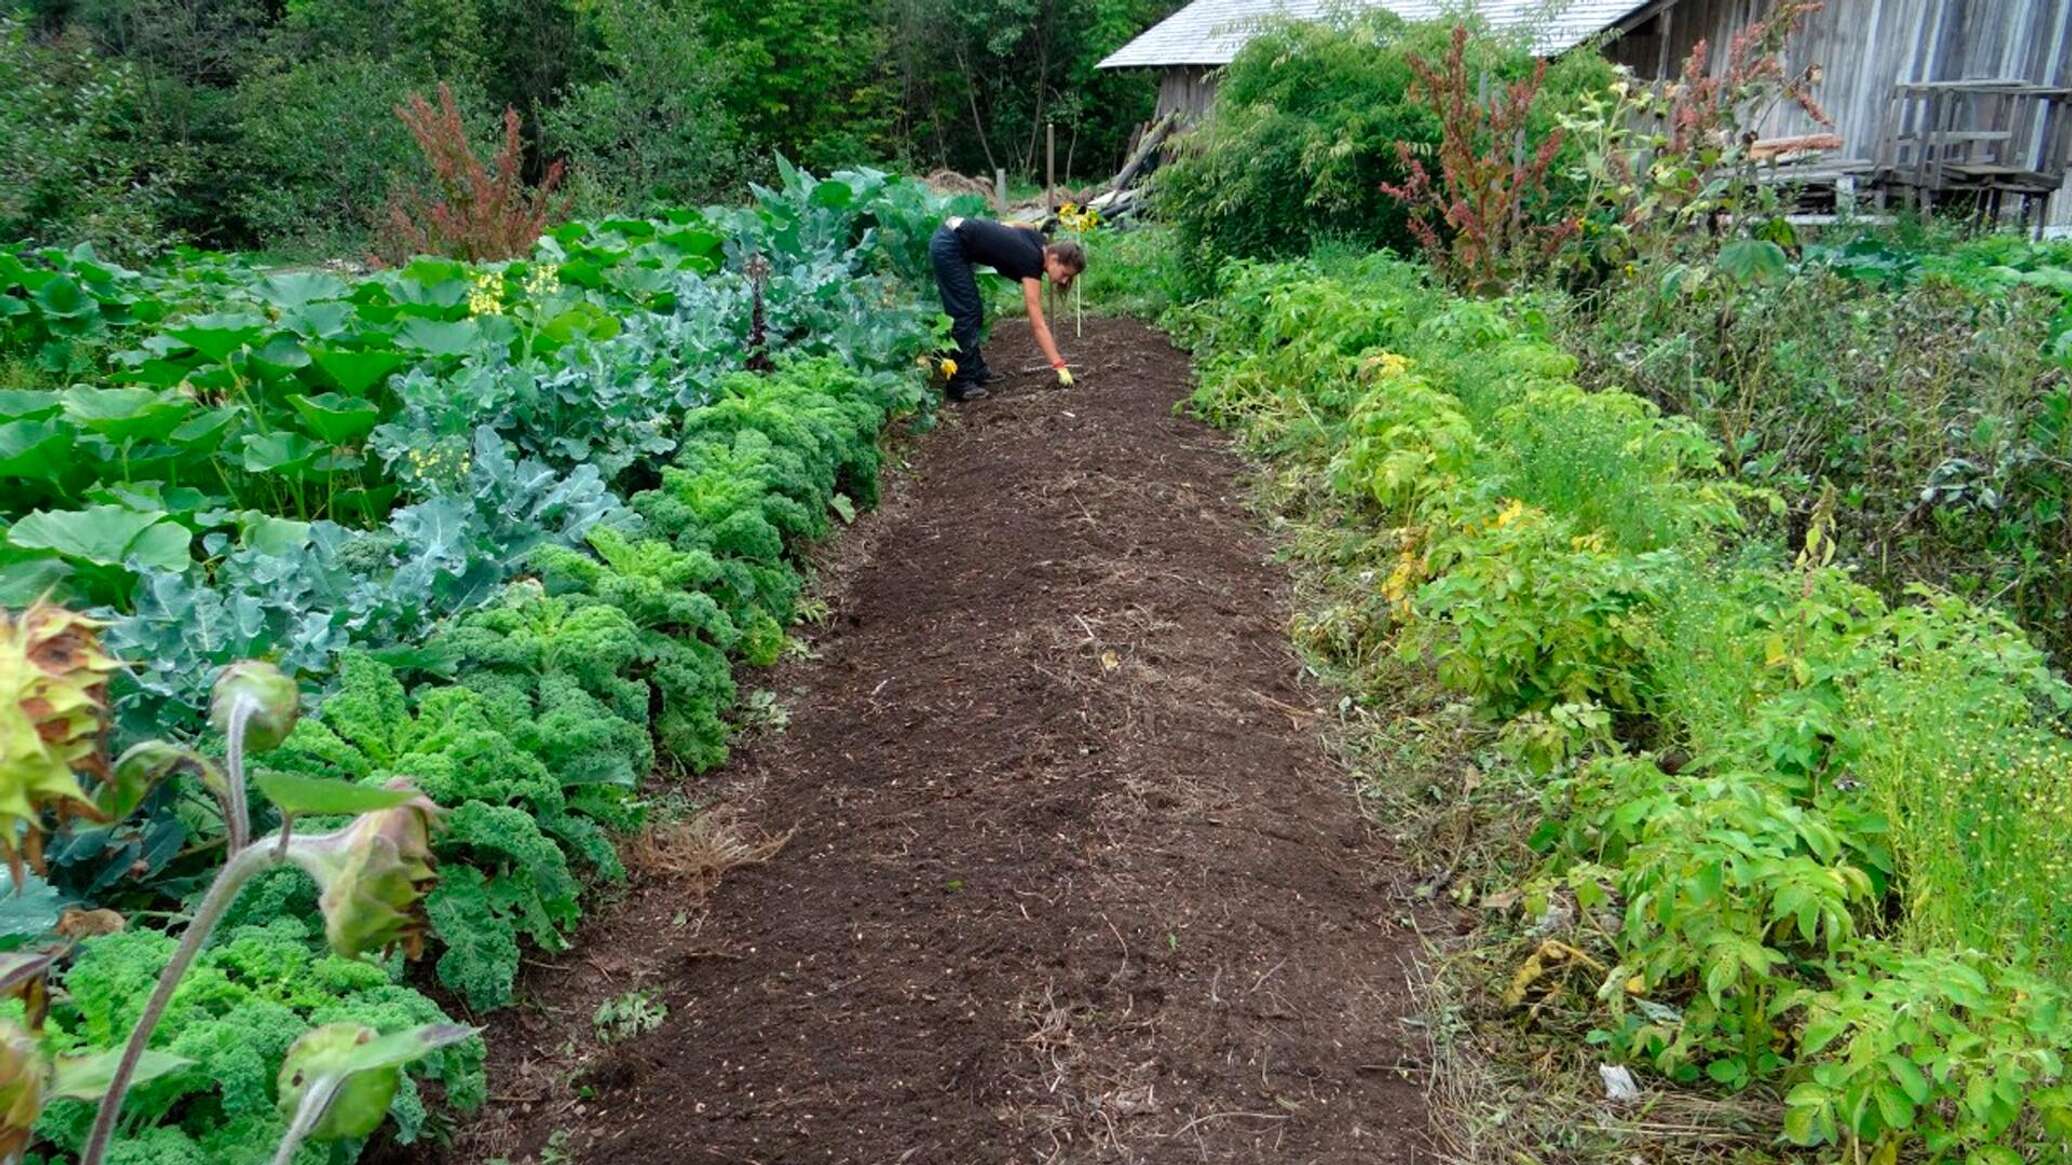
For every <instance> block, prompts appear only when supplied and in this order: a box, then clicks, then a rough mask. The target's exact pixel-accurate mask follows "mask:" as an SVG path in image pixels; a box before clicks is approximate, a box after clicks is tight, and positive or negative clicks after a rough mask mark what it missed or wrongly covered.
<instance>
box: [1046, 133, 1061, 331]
mask: <svg viewBox="0 0 2072 1165" xmlns="http://www.w3.org/2000/svg"><path fill="white" fill-rule="evenodd" d="M1043 209H1044V217H1045V218H1046V219H1048V218H1049V217H1050V216H1051V215H1054V214H1056V213H1057V212H1058V128H1057V126H1056V125H1055V124H1054V123H1052V122H1048V121H1046V122H1044V123H1043ZM1043 286H1044V287H1045V288H1046V289H1047V290H1048V291H1049V292H1050V312H1049V318H1051V319H1056V318H1058V289H1057V288H1056V287H1055V286H1053V285H1052V284H1051V283H1050V281H1049V280H1045V281H1044V284H1043Z"/></svg>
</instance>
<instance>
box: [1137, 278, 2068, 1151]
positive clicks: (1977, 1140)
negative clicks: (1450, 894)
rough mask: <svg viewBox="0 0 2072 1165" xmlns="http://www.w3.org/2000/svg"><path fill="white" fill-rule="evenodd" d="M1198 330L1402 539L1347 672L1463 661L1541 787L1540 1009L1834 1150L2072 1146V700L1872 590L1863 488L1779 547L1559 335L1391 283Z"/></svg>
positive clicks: (1234, 285) (1517, 308)
mask: <svg viewBox="0 0 2072 1165" xmlns="http://www.w3.org/2000/svg"><path fill="white" fill-rule="evenodd" d="M1172 318H1173V320H1174V322H1175V324H1176V329H1177V332H1178V334H1179V336H1180V338H1181V339H1182V340H1183V341H1184V342H1186V343H1188V344H1189V345H1191V346H1192V347H1193V349H1194V351H1195V353H1196V355H1197V358H1198V361H1199V368H1200V376H1201V386H1200V389H1199V391H1198V393H1197V395H1196V398H1195V405H1196V407H1197V408H1198V409H1199V410H1200V412H1201V413H1202V414H1203V415H1204V416H1206V417H1207V418H1209V419H1211V420H1212V421H1215V422H1216V423H1219V424H1222V425H1225V426H1228V427H1231V428H1233V429H1235V430H1237V431H1238V432H1239V433H1241V434H1242V435H1243V436H1244V437H1245V439H1246V440H1247V441H1248V442H1249V443H1250V445H1251V446H1252V447H1253V448H1254V449H1255V450H1256V451H1258V452H1259V453H1261V454H1262V455H1264V456H1266V457H1267V458H1269V460H1272V461H1275V462H1279V463H1282V464H1285V465H1288V466H1291V467H1293V471H1294V472H1325V473H1328V475H1329V481H1330V487H1329V488H1330V491H1331V492H1332V493H1333V494H1334V495H1335V496H1336V497H1337V499H1338V503H1337V504H1338V505H1340V506H1342V507H1344V508H1345V509H1346V511H1347V512H1349V513H1350V514H1351V519H1350V520H1351V522H1352V523H1353V524H1354V525H1355V526H1356V527H1359V528H1360V529H1362V530H1364V531H1366V533H1364V534H1361V533H1358V532H1355V533H1354V534H1353V535H1352V536H1351V538H1350V539H1349V543H1348V544H1350V545H1354V546H1358V547H1360V549H1359V550H1357V551H1356V552H1354V553H1355V555H1356V557H1358V558H1359V562H1358V563H1357V564H1356V565H1358V566H1361V567H1363V568H1364V569H1363V573H1362V574H1361V577H1365V578H1368V579H1370V580H1371V582H1370V583H1369V584H1368V588H1367V589H1368V594H1367V595H1366V596H1365V608H1364V611H1363V613H1362V615H1361V617H1360V618H1359V619H1357V620H1354V622H1355V624H1357V625H1356V626H1355V627H1354V629H1353V630H1352V631H1351V632H1349V633H1348V634H1347V635H1345V636H1343V637H1341V641H1340V642H1339V643H1338V644H1337V645H1336V646H1337V647H1338V648H1339V649H1340V650H1341V651H1342V652H1343V653H1344V654H1346V655H1347V656H1359V655H1360V654H1362V653H1363V652H1371V651H1374V650H1376V649H1386V650H1389V651H1392V652H1393V653H1396V654H1398V655H1401V656H1409V657H1413V658H1423V659H1427V660H1429V661H1431V662H1432V663H1433V664H1434V665H1435V666H1436V670H1437V674H1438V676H1439V678H1440V679H1441V680H1442V681H1443V682H1444V683H1445V684H1446V685H1448V686H1449V687H1451V688H1452V689H1454V690H1456V691H1457V692H1459V693H1460V694H1461V695H1462V696H1464V697H1465V698H1467V699H1468V700H1470V701H1471V702H1472V704H1473V706H1474V707H1475V708H1476V709H1477V711H1478V712H1479V713H1480V714H1481V715H1482V716H1483V717H1484V718H1486V719H1487V720H1488V721H1489V722H1490V723H1491V724H1492V725H1494V726H1496V727H1495V732H1496V737H1497V739H1498V740H1499V741H1500V742H1501V751H1502V755H1503V756H1504V757H1505V758H1506V762H1505V763H1507V764H1509V765H1510V766H1511V767H1512V769H1513V771H1514V772H1516V773H1520V774H1524V775H1525V777H1526V779H1528V780H1529V781H1530V782H1531V784H1532V786H1533V787H1534V788H1536V789H1537V790H1538V800H1539V806H1540V811H1539V813H1538V814H1537V816H1538V817H1540V818H1541V824H1540V826H1539V828H1538V830H1537V832H1536V833H1534V834H1533V836H1532V837H1531V839H1530V844H1531V846H1532V849H1533V851H1534V852H1536V853H1537V855H1538V856H1537V857H1536V859H1535V861H1534V865H1533V868H1532V869H1530V870H1529V871H1525V872H1523V874H1522V876H1521V877H1518V878H1516V879H1515V880H1514V881H1515V884H1514V885H1512V886H1499V885H1494V884H1492V885H1489V886H1488V887H1487V889H1489V890H1492V891H1496V890H1516V891H1518V892H1517V893H1515V894H1497V895H1494V899H1495V900H1497V901H1513V900H1515V901H1517V902H1518V903H1519V904H1520V906H1521V907H1522V908H1523V910H1524V914H1525V919H1524V923H1523V926H1524V928H1525V929H1527V930H1529V931H1531V932H1534V933H1536V935H1537V936H1538V937H1537V938H1536V939H1535V941H1538V942H1541V943H1542V945H1541V948H1540V951H1539V952H1538V957H1536V958H1535V959H1534V960H1532V961H1531V964H1530V966H1529V968H1528V970H1527V971H1526V972H1524V973H1521V974H1520V976H1519V978H1518V979H1517V981H1516V982H1515V983H1514V986H1513V992H1512V993H1511V1000H1510V1001H1511V1002H1513V1003H1514V1004H1518V1003H1524V1002H1528V1001H1530V1000H1531V999H1532V998H1535V997H1537V996H1540V995H1542V994H1544V993H1545V992H1547V991H1549V990H1550V989H1565V984H1566V983H1568V982H1570V981H1577V982H1576V986H1577V987H1578V988H1579V989H1580V990H1581V991H1582V993H1583V994H1584V996H1585V997H1587V998H1589V999H1591V1000H1592V1002H1591V1007H1592V1008H1593V1010H1594V1012H1595V1016H1596V1022H1595V1030H1594V1031H1593V1032H1592V1034H1591V1036H1590V1038H1591V1040H1592V1041H1593V1042H1595V1043H1597V1044H1598V1045H1600V1046H1601V1047H1602V1048H1603V1049H1604V1053H1605V1054H1606V1055H1607V1056H1609V1057H1611V1058H1614V1059H1616V1060H1620V1061H1625V1062H1628V1063H1632V1064H1636V1065H1644V1066H1646V1067H1648V1068H1651V1069H1652V1070H1654V1071H1655V1072H1656V1073H1659V1074H1660V1076H1661V1077H1664V1078H1666V1079H1667V1080H1669V1081H1673V1082H1676V1083H1678V1084H1697V1083H1700V1082H1702V1081H1709V1082H1710V1086H1713V1087H1718V1088H1722V1089H1726V1090H1731V1091H1734V1092H1737V1093H1739V1092H1749V1093H1751V1094H1755V1095H1769V1096H1774V1097H1777V1098H1779V1099H1780V1100H1781V1102H1782V1104H1781V1108H1780V1109H1779V1110H1778V1111H1781V1114H1782V1115H1781V1129H1780V1130H1779V1131H1780V1132H1781V1134H1782V1135H1783V1136H1784V1137H1786V1138H1788V1139H1789V1140H1790V1141H1792V1142H1795V1143H1798V1144H1802V1145H1828V1146H1836V1147H1839V1148H1841V1149H1843V1150H1844V1151H1848V1152H1852V1153H1862V1154H1864V1155H1865V1158H1867V1159H1871V1160H1886V1161H1889V1160H1893V1159H1895V1156H1896V1155H1898V1154H1901V1153H1907V1154H1913V1153H1915V1152H1925V1153H1926V1154H1927V1155H1929V1156H1930V1157H1933V1158H1935V1159H1963V1160H1968V1161H1973V1162H1994V1163H1999V1162H2013V1161H2018V1160H2021V1159H2040V1156H2039V1155H2045V1154H2048V1153H2050V1152H2052V1151H2055V1152H2058V1153H2063V1152H2064V1151H2065V1150H2066V1148H2067V1141H2068V1138H2072V1087H2068V1084H2067V1082H2066V1079H2065V1065H2064V1059H2063V1057H2064V1056H2065V1054H2066V1052H2067V1050H2068V1049H2072V1013H2068V1012H2067V1011H2066V1003H2067V1000H2066V992H2065V989H2064V987H2063V986H2062V983H2063V981H2064V974H2065V971H2066V969H2067V966H2068V962H2072V949H2068V947H2067V941H2068V940H2067V936H2068V935H2072V926H2068V923H2072V917H2068V913H2067V912H2068V908H2067V906H2066V904H2065V901H2064V898H2063V895H2062V893H2061V892H2060V889H2059V888H2060V887H2061V886H2062V882H2063V878H2064V877H2065V875H2066V871H2067V869H2068V865H2067V863H2068V860H2072V819H2068V813H2072V809H2068V805H2072V798H2068V793H2072V788H2068V782H2072V778H2068V776H2067V775H2066V774H2067V773H2068V772H2072V738H2068V735H2067V733H2066V731H2065V727H2064V716H2065V714H2066V712H2067V710H2068V709H2072V686H2068V685H2067V684H2066V682H2065V681H2064V680H2063V679H2062V678H2061V677H2059V676H2058V675H2056V674H2054V673H2053V672H2052V671H2051V669H2050V668H2049V667H2048V665H2047V663H2046V661H2045V658H2044V656H2043V655H2042V653H2041V652H2039V651H2038V650H2037V649H2036V648H2034V647H2032V646H2031V645H2030V643H2029V642H2028V640H2027V639H2026V638H2025V636H2024V635H2023V634H2022V632H2021V630H2020V629H2019V628H2018V627H2017V626H2015V625H2014V624H2013V623H2012V622H2010V621H2009V620H2008V619H2007V618H2005V617H2004V616H2002V615H2000V614H1998V613H1996V612H1995V611H1993V610H1991V609H1988V608H1985V607H1981V606H1978V605H1974V604H1973V603H1971V602H1968V601H1965V600H1963V599H1960V598H1957V597H1954V596H1953V595H1951V594H1949V593H1948V592H1945V591H1939V590H1932V589H1928V588H1925V587H1916V588H1914V589H1913V590H1912V591H1911V592H1910V594H1909V595H1908V597H1907V598H1906V600H1905V601H1903V602H1896V603H1895V602H1888V601H1885V600H1883V599H1881V598H1880V597H1879V595H1878V594H1877V593H1876V592H1875V591H1874V590H1872V589H1871V588H1869V587H1867V586H1865V585H1863V584H1861V583H1859V582H1858V581H1856V580H1855V579H1854V578H1853V577H1852V575H1851V572H1850V571H1849V570H1847V569H1845V568H1843V567H1841V566H1838V565H1836V563H1835V561H1834V553H1835V551H1834V547H1835V529H1836V523H1837V517H1836V513H1837V505H1838V502H1837V499H1836V497H1835V495H1834V494H1833V493H1832V492H1829V493H1828V494H1826V495H1825V498H1824V500H1823V501H1821V502H1819V503H1818V504H1816V505H1814V506H1813V507H1812V512H1811V513H1810V514H1807V515H1806V516H1805V523H1804V525H1805V528H1804V530H1803V533H1802V535H1801V536H1800V537H1799V538H1797V539H1795V540H1794V541H1793V542H1792V543H1791V545H1793V546H1797V547H1800V548H1799V549H1797V550H1792V549H1788V548H1787V546H1786V544H1784V543H1783V542H1781V541H1779V540H1777V539H1775V538H1773V537H1768V536H1765V535H1764V533H1763V532H1764V531H1770V530H1774V529H1775V524H1774V523H1773V522H1772V521H1771V518H1772V517H1773V515H1774V512H1775V511H1776V510H1778V509H1781V508H1783V503H1782V501H1781V499H1780V498H1779V497H1778V496H1777V495H1776V494H1773V493H1771V492H1769V491H1768V490H1766V489H1763V488H1761V487H1759V486H1751V485H1749V484H1747V483H1745V482H1744V481H1741V480H1737V479H1736V478H1734V477H1732V476H1730V475H1728V474H1727V473H1725V472H1723V470H1722V464H1721V462H1722V457H1723V450H1722V449H1721V448H1720V447H1719V445H1718V444H1716V443H1715V442H1714V441H1713V440H1712V439H1711V438H1710V437H1709V436H1708V435H1707V434H1706V433H1705V432H1704V431H1702V430H1701V429H1700V428H1699V426H1698V425H1697V424H1695V423H1693V422H1692V421H1690V420H1687V419H1683V418H1679V417H1670V416H1664V415H1662V414H1661V413H1660V412H1659V411H1658V409H1657V408H1656V407H1655V406H1654V405H1653V404H1651V403H1649V402H1648V401H1646V400H1644V399H1642V398H1640V397H1637V396H1634V395H1631V394H1629V393H1627V392H1623V391H1617V390H1605V391H1595V392H1592V391H1586V390H1584V389H1582V388H1580V387H1578V385H1577V384H1576V383H1575V380H1576V377H1577V375H1578V369H1579V365H1578V361H1577V360H1576V359H1575V358H1573V357H1572V356H1571V355H1569V354H1568V353H1567V352H1565V351H1564V350H1562V348H1560V347H1559V346H1557V345H1556V344H1554V343H1552V342H1551V341H1550V340H1549V338H1548V336H1547V334H1546V330H1545V329H1546V328H1547V327H1548V323H1547V320H1548V314H1547V313H1544V312H1542V311H1539V310H1537V305H1536V304H1535V303H1534V302H1533V301H1530V300H1497V301H1480V300H1470V299H1462V298H1458V297H1455V296H1453V295H1451V294H1449V293H1446V292H1444V291H1441V290H1437V289H1435V288H1434V287H1433V285H1432V284H1431V283H1430V282H1429V280H1428V278H1427V276H1426V274H1425V273H1424V271H1423V270H1422V269H1421V268H1419V267H1416V266H1413V265H1410V264H1407V263H1404V262H1402V261H1400V260H1397V259H1394V258H1392V257H1389V256H1386V255H1371V256H1365V257H1360V258H1346V259H1326V258H1312V259H1309V260H1304V261H1298V262H1289V263H1279V264H1255V263H1237V264H1231V265H1228V266H1226V267H1225V268H1224V270H1223V271H1222V273H1221V274H1220V276H1219V279H1218V284H1217V289H1216V292H1215V294H1214V295H1213V296H1211V297H1209V298H1208V299H1206V300H1204V301H1202V302H1199V303H1197V304H1195V305H1193V306H1191V307H1186V308H1182V309H1180V310H1178V311H1177V312H1175V313H1173V316H1172ZM1484 873H1485V874H1488V873H1489V872H1488V871H1485V872H1484ZM1852 1159H1857V1158H1852Z"/></svg>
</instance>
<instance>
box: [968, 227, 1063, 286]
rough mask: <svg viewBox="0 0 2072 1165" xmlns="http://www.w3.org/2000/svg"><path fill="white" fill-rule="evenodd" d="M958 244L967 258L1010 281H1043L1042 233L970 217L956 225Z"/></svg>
mask: <svg viewBox="0 0 2072 1165" xmlns="http://www.w3.org/2000/svg"><path fill="white" fill-rule="evenodd" d="M957 242H958V243H960V244H962V246H963V248H964V258H965V259H967V260H969V261H970V262H973V263H976V264H979V265H980V266H983V267H991V268H992V269H993V270H995V271H998V272H999V273H1000V274H1002V275H1005V276H1006V277H1008V278H1009V279H1041V278H1043V234H1042V232H1040V231H1035V230H1031V229H1029V228H1028V227H1011V226H1008V225H1006V224H1005V223H997V222H994V221H992V220H991V219H984V218H967V219H965V220H964V221H963V222H961V223H959V224H957Z"/></svg>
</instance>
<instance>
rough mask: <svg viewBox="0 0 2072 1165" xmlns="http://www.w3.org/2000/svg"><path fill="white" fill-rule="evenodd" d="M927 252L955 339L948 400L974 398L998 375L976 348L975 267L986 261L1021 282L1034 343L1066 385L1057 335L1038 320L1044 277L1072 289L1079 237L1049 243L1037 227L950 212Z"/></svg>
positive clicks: (1078, 266)
mask: <svg viewBox="0 0 2072 1165" xmlns="http://www.w3.org/2000/svg"><path fill="white" fill-rule="evenodd" d="M928 257H929V258H930V259H931V260H932V261H933V262H934V263H935V286H936V290H938V291H940V292H941V293H942V309H943V311H944V312H945V313H946V314H947V315H948V316H949V317H950V325H951V327H950V335H951V336H952V337H954V338H955V339H956V341H957V357H956V359H957V371H956V372H955V373H954V374H953V375H951V377H950V385H949V389H948V392H949V397H950V399H951V400H955V401H966V400H976V399H978V398H979V397H982V396H984V395H986V387H985V386H986V384H987V382H989V381H992V380H994V379H997V378H996V377H995V376H994V375H993V374H992V372H991V370H989V369H988V368H987V367H986V358H985V356H984V355H983V354H981V353H980V352H979V350H978V335H979V329H980V327H981V326H982V325H983V324H984V323H985V306H984V304H983V303H982V302H981V301H980V299H979V294H978V277H977V276H976V275H974V274H973V273H972V268H974V267H991V268H992V269H993V270H995V271H998V272H999V273H1000V274H1002V275H1005V276H1006V277H1008V278H1009V279H1013V280H1016V281H1018V282H1020V283H1021V285H1022V302H1023V303H1024V304H1026V305H1027V306H1028V309H1029V326H1030V328H1031V329H1032V330H1034V331H1035V333H1036V346H1037V347H1038V348H1041V349H1043V356H1044V358H1045V359H1047V360H1049V361H1050V366H1051V368H1052V369H1054V370H1055V371H1056V372H1057V374H1058V383H1059V384H1060V385H1063V386H1065V387H1067V388H1070V387H1071V385H1072V370H1071V369H1069V368H1067V367H1065V358H1064V357H1063V356H1060V355H1058V345H1057V341H1055V340H1053V339H1051V335H1050V325H1049V324H1047V323H1045V322H1044V320H1043V280H1044V277H1045V276H1048V277H1049V278H1050V281H1051V284H1052V285H1053V286H1055V287H1056V288H1057V289H1058V290H1060V291H1067V290H1070V289H1071V287H1072V280H1074V279H1076V278H1078V276H1079V273H1080V272H1081V271H1084V270H1086V252H1085V251H1084V250H1082V249H1081V248H1080V246H1079V244H1078V243H1074V242H1070V241H1067V242H1062V243H1053V242H1050V241H1048V240H1047V239H1045V238H1044V237H1043V234H1042V232H1040V231H1037V230H1034V229H1032V228H1029V227H1017V226H1008V225H1007V224H1005V223H997V222H993V221H992V220H990V219H983V218H951V219H949V220H948V221H946V222H944V223H943V225H942V226H941V227H940V228H938V229H937V230H936V232H935V237H934V238H933V239H931V240H930V241H929V243H928Z"/></svg>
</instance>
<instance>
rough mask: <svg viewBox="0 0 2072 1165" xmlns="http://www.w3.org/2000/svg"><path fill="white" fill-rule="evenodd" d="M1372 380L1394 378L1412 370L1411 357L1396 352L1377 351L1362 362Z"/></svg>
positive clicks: (1362, 366) (1363, 368) (1362, 367)
mask: <svg viewBox="0 0 2072 1165" xmlns="http://www.w3.org/2000/svg"><path fill="white" fill-rule="evenodd" d="M1360 371H1362V372H1364V373H1366V374H1367V377H1368V379H1370V380H1393V379H1395V378H1396V377H1398V376H1401V375H1403V374H1404V373H1406V372H1408V371H1410V358H1409V357H1407V356H1403V355H1400V354H1398V353H1395V352H1376V353H1375V354H1374V355H1372V356H1369V357H1367V359H1366V360H1364V361H1362V362H1361V364H1360Z"/></svg>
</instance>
